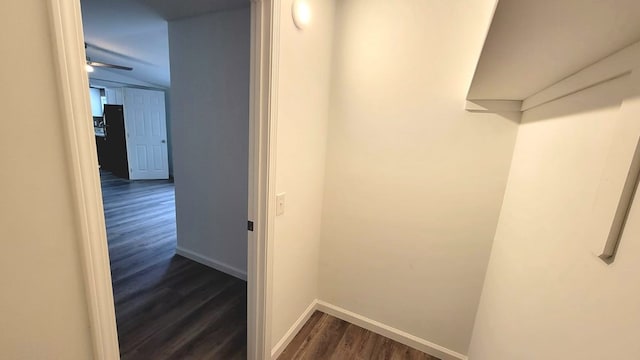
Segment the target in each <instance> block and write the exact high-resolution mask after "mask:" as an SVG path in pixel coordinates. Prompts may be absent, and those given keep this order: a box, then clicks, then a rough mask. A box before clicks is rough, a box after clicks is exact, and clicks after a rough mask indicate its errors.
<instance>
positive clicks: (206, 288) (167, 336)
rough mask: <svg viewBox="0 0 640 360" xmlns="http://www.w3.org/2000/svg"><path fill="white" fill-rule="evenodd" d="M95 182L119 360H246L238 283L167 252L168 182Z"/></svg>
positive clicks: (171, 218)
mask: <svg viewBox="0 0 640 360" xmlns="http://www.w3.org/2000/svg"><path fill="white" fill-rule="evenodd" d="M100 177H101V179H102V193H103V201H104V211H105V218H106V223H107V238H108V241H109V255H110V258H111V275H112V277H113V292H114V297H115V305H116V320H117V324H118V338H119V341H120V353H121V357H122V359H123V360H127V359H145V360H146V359H154V360H158V359H198V360H200V359H225V360H226V359H246V338H247V335H246V323H247V322H246V313H247V305H246V298H247V296H246V293H247V289H246V283H245V282H244V281H242V280H239V279H236V278H234V277H232V276H229V275H226V274H224V273H221V272H219V271H217V270H214V269H211V268H208V267H206V266H203V265H200V264H198V263H195V262H193V261H191V260H188V259H185V258H183V257H181V256H178V255H175V247H176V222H175V197H174V187H173V184H172V183H170V182H168V181H127V180H122V179H119V178H117V177H115V176H113V175H111V174H110V173H107V172H102V173H101V174H100Z"/></svg>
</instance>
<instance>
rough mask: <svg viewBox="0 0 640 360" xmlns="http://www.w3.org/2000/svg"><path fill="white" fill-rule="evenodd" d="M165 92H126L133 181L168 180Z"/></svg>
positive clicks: (128, 151)
mask: <svg viewBox="0 0 640 360" xmlns="http://www.w3.org/2000/svg"><path fill="white" fill-rule="evenodd" d="M164 105H165V104H164V92H162V91H155V90H143V89H133V88H125V89H124V122H125V128H126V131H127V156H128V157H129V177H130V178H131V179H132V180H139V179H168V178H169V158H168V154H167V121H166V113H165V106H164Z"/></svg>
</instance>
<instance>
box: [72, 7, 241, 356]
mask: <svg viewBox="0 0 640 360" xmlns="http://www.w3.org/2000/svg"><path fill="white" fill-rule="evenodd" d="M80 3H81V5H82V16H83V23H84V35H85V36H84V37H85V41H86V43H85V49H86V60H87V65H90V66H92V70H93V71H92V72H90V73H89V74H88V77H89V84H90V86H92V87H93V88H92V89H91V90H90V91H91V93H92V94H98V97H97V98H98V99H100V100H99V102H100V105H99V106H98V108H101V110H102V116H95V115H96V114H93V115H94V119H93V126H94V130H95V140H96V150H97V159H98V163H99V165H100V174H99V175H100V183H101V188H102V196H103V199H102V200H103V205H104V219H105V223H106V233H107V241H108V249H109V257H110V271H111V278H112V289H113V297H114V304H115V317H116V324H117V329H118V340H119V351H120V355H121V356H122V358H134V359H135V358H181V357H185V356H194V357H197V358H239V359H240V358H246V357H247V342H248V339H247V314H248V309H247V284H246V280H247V265H248V264H247V258H248V255H249V254H248V242H249V241H248V240H249V239H248V233H247V214H251V213H252V209H249V208H248V204H249V199H248V197H249V196H248V191H249V177H250V176H251V175H250V174H249V173H248V171H250V168H251V166H250V161H249V151H250V149H249V138H250V137H251V134H250V131H249V121H250V119H249V108H250V99H249V93H250V91H249V88H250V74H249V73H250V48H251V41H250V30H251V24H250V19H251V12H250V4H249V2H248V1H246V2H245V1H238V2H237V4H235V5H234V6H233V7H232V8H215V7H214V8H212V7H210V6H208V7H206V8H201V6H202V4H201V2H193V3H192V4H191V5H193V7H192V9H191V12H190V13H188V14H185V13H184V10H185V8H189V6H190V5H189V4H184V3H181V4H180V6H173V8H165V7H163V6H161V5H159V4H157V3H154V2H145V1H137V2H130V1H117V2H110V3H109V4H103V2H100V1H96V0H81V1H80ZM212 3H213V2H212ZM211 5H214V4H211ZM238 5H240V6H238ZM198 6H200V8H199V7H198ZM143 29H144V31H146V33H145V34H144V36H141V34H140V31H142V30H143ZM194 34H198V36H199V37H200V40H197V39H196V38H197V37H198V36H196V35H194ZM169 38H171V41H169ZM204 42H206V43H208V46H209V47H211V48H209V47H203V46H202V43H204ZM165 45H167V48H166V54H165V55H166V58H162V57H161V56H159V54H162V53H163V50H165V49H163V46H165ZM223 50H224V51H223ZM169 59H170V60H171V62H170V63H171V65H170V69H171V73H172V74H171V76H170V77H169V78H168V79H167V76H168V74H169ZM100 64H117V67H110V66H108V65H106V66H102V65H100ZM163 65H166V66H165V67H164V68H163ZM198 68H199V70H198V71H197V72H194V70H195V69H198ZM87 69H89V68H88V67H87ZM203 69H206V70H205V71H203ZM229 87H232V88H234V89H235V90H233V89H229ZM234 92H235V94H234ZM234 95H237V96H234ZM93 97H95V95H94V96H93ZM93 97H92V98H93ZM229 97H231V98H232V99H231V100H229ZM165 98H166V100H167V101H166V105H167V108H168V111H167V110H166V109H165ZM92 102H95V100H94V101H92ZM174 165H175V166H174ZM174 180H175V181H174ZM176 199H177V203H176ZM176 223H177V226H176Z"/></svg>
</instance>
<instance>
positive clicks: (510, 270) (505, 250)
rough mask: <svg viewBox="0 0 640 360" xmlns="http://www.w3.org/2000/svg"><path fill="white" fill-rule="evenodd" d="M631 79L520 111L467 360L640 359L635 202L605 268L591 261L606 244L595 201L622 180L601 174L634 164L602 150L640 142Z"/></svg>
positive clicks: (638, 102) (639, 238)
mask: <svg viewBox="0 0 640 360" xmlns="http://www.w3.org/2000/svg"><path fill="white" fill-rule="evenodd" d="M636 73H637V70H636V71H634V75H635V74H636ZM639 79H640V77H638V76H635V78H634V76H632V75H627V76H626V77H623V78H619V79H617V80H614V81H610V82H607V83H604V84H601V85H598V86H596V87H592V88H590V89H587V90H584V91H581V92H579V93H576V94H574V95H571V96H569V97H565V98H562V99H559V100H556V101H554V102H551V103H548V104H546V105H542V106H540V107H538V108H535V109H532V110H529V111H526V112H525V113H524V115H523V119H522V125H521V127H520V129H519V133H518V139H517V143H516V147H515V152H514V157H513V164H512V167H511V172H510V176H509V182H508V186H507V190H506V194H505V199H504V205H503V209H502V213H501V216H500V221H499V225H498V228H497V231H496V237H495V241H494V246H493V251H492V255H491V261H490V265H489V268H488V270H487V277H486V281H485V285H484V290H483V293H482V300H481V303H480V306H479V309H478V315H477V319H476V324H475V329H474V332H473V339H472V342H471V349H470V359H472V360H511V359H519V360H528V359H531V360H533V359H541V358H545V359H552V360H553V359H584V360H591V359H593V360H596V359H638V358H640V343H639V342H638V337H637V334H638V333H640V307H638V303H640V283H639V282H638V281H637V274H638V273H639V272H640V264H639V263H638V258H639V257H640V207H639V206H638V205H639V204H638V201H637V198H636V201H635V203H634V204H633V205H632V207H631V212H630V214H629V218H628V219H627V225H626V228H625V230H624V233H623V235H622V239H621V242H620V246H619V248H618V254H617V257H616V259H615V262H614V263H613V264H611V265H607V264H605V263H604V262H602V261H601V260H600V259H599V258H598V257H597V255H599V254H600V251H601V250H602V247H603V246H604V243H605V241H606V236H600V235H598V237H595V238H594V234H596V235H597V234H598V231H593V230H594V229H595V228H594V227H593V226H592V224H593V223H596V224H597V223H598V222H599V220H600V219H599V218H593V216H592V214H593V213H594V211H596V213H597V210H598V209H596V208H594V206H595V205H596V204H597V203H598V202H597V199H598V196H599V194H600V192H601V191H602V189H603V188H606V183H608V182H611V181H617V180H618V179H621V178H622V179H624V177H625V176H626V175H627V174H626V172H627V171H628V165H627V169H625V168H624V167H622V168H621V171H616V173H613V174H608V173H606V172H605V169H607V168H611V165H612V163H611V162H617V161H623V160H622V158H626V159H627V161H628V159H629V155H631V154H630V153H624V154H621V156H619V157H618V156H616V157H611V156H609V154H610V150H611V149H614V148H615V147H617V146H618V145H619V144H620V143H621V142H623V141H627V138H631V140H632V142H634V143H637V141H638V136H640V127H639V126H638V125H639V124H638V119H637V114H638V113H640V97H639V95H640V92H639V91H638V90H639V89H640V81H639ZM633 147H635V146H633ZM625 170H626V171H625ZM603 179H609V180H606V182H605V183H603V182H602V180H603ZM605 225H606V224H605Z"/></svg>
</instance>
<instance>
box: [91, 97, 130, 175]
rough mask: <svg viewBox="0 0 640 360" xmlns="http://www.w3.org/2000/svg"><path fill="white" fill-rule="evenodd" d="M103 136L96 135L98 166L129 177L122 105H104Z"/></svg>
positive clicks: (114, 173)
mask: <svg viewBox="0 0 640 360" xmlns="http://www.w3.org/2000/svg"><path fill="white" fill-rule="evenodd" d="M103 116H104V136H96V142H97V149H98V162H99V163H100V168H101V169H104V170H106V171H110V172H111V173H113V175H115V176H117V177H121V178H124V179H128V178H129V160H128V159H127V133H126V131H125V127H124V109H123V107H122V105H108V104H105V105H104V115H103Z"/></svg>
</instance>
